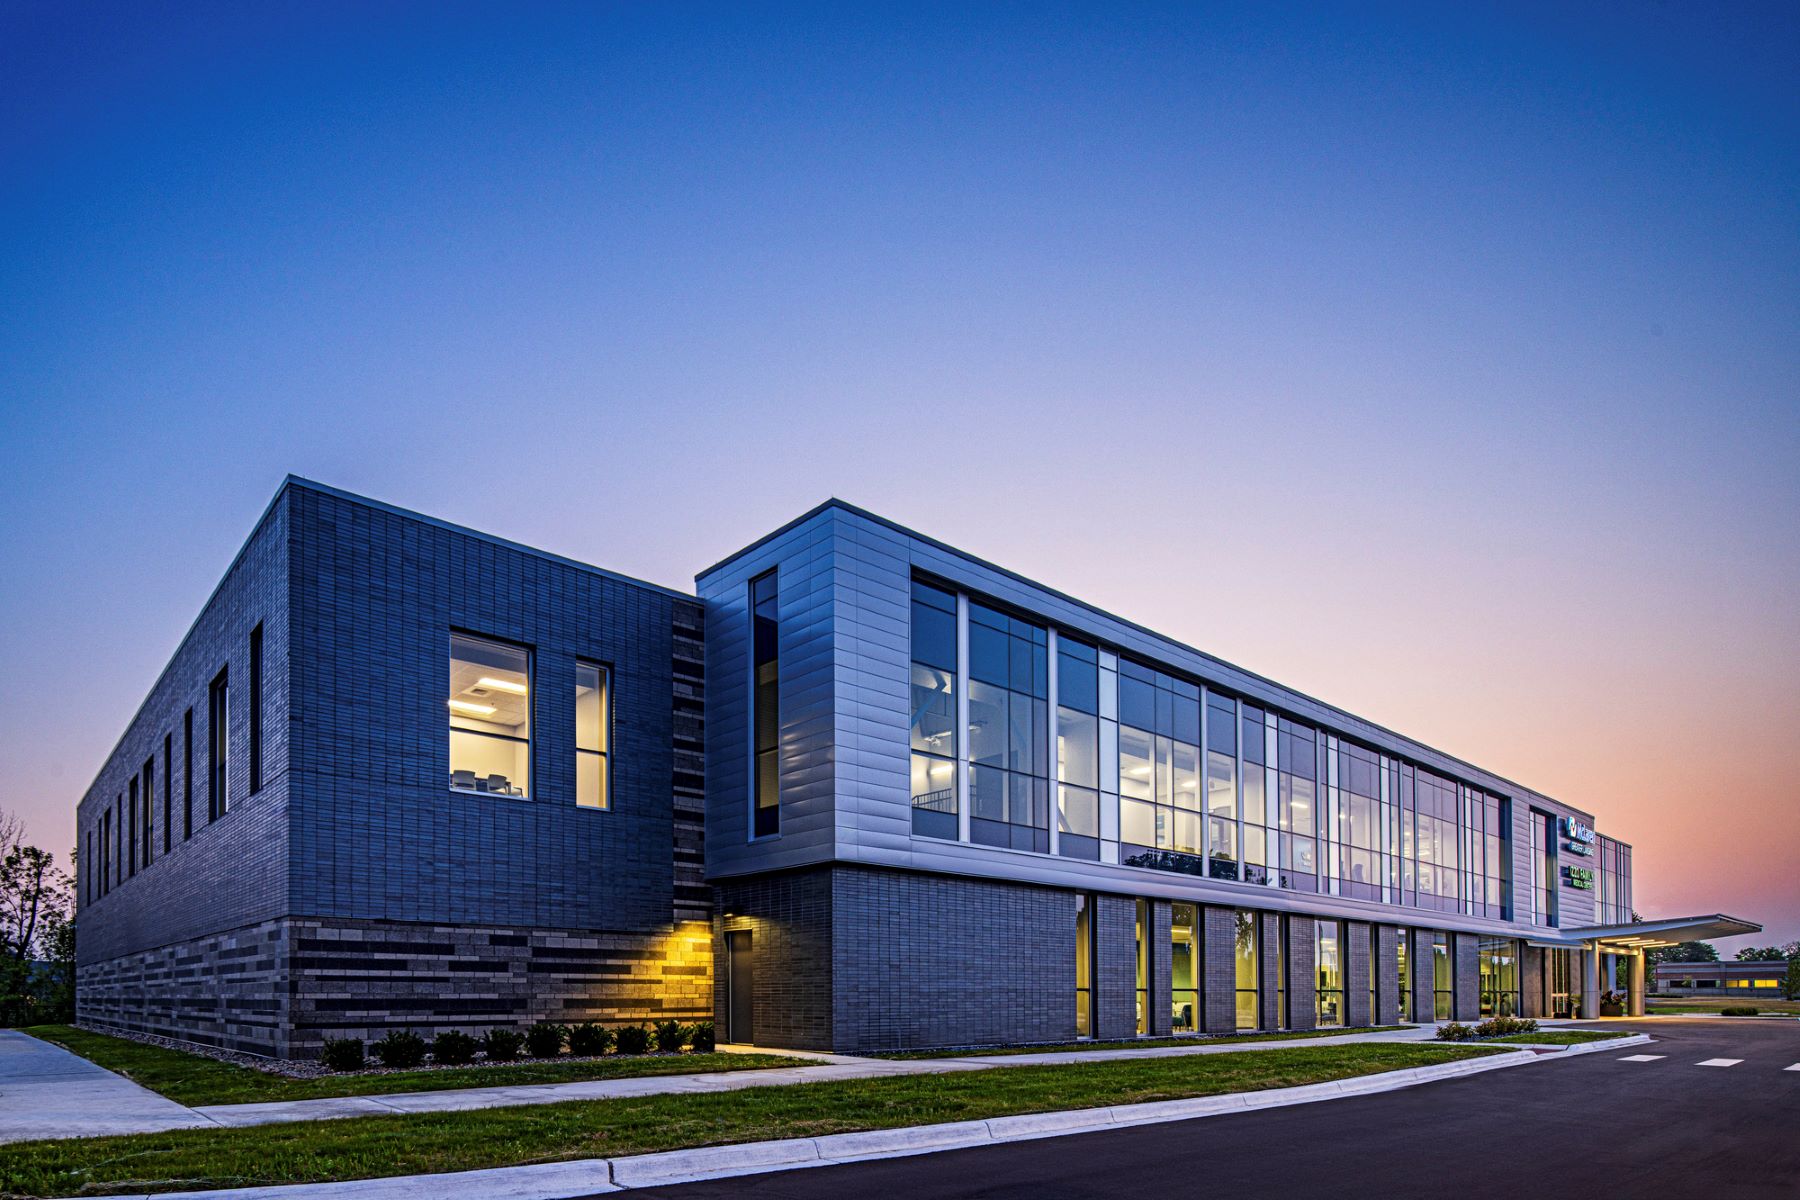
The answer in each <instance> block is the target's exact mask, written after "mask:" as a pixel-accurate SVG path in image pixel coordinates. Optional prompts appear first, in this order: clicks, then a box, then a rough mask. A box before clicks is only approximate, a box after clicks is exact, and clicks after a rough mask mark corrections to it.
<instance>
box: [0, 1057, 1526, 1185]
mask: <svg viewBox="0 0 1800 1200" xmlns="http://www.w3.org/2000/svg"><path fill="white" fill-rule="evenodd" d="M1492 1053H1498V1051H1495V1050H1492V1049H1486V1048H1451V1047H1447V1046H1420V1045H1397V1044H1393V1043H1387V1044H1381V1043H1368V1044H1364V1045H1355V1046H1295V1047H1292V1048H1284V1049H1280V1050H1251V1051H1243V1052H1240V1053H1236V1054H1200V1055H1184V1056H1179V1057H1171V1058H1147V1059H1145V1058H1140V1059H1131V1060H1126V1061H1121V1062H1109V1063H1084V1064H1079V1065H1071V1066H1058V1067H1010V1068H1007V1069H1006V1070H999V1071H967V1072H959V1073H951V1074H942V1075H912V1076H899V1077H893V1078H887V1079H865V1080H854V1081H845V1082H838V1083H807V1084H795V1085H790V1086H787V1087H764V1088H751V1089H748V1090H745V1091H738V1092H718V1093H710V1094H701V1095H694V1094H688V1095H679V1094H676V1095H662V1096H642V1097H635V1098H631V1099H616V1100H583V1101H571V1102H569V1103H565V1104H539V1105H531V1106H528V1107H520V1108H494V1109H484V1110H480V1111H476V1112H458V1113H429V1114H419V1115H409V1116H392V1117H386V1116H383V1117H358V1118H355V1119H352V1120H337V1121H308V1122H304V1123H298V1124H292V1125H264V1126H258V1127H254V1128H248V1129H207V1130H193V1131H182V1132H177V1133H155V1134H139V1135H134V1136H130V1137H111V1138H82V1139H74V1140H69V1141H56V1142H48V1141H44V1142H20V1143H15V1144H12V1145H5V1146H0V1193H4V1194H7V1195H15V1196H75V1195H107V1194H116V1193H127V1192H140V1193H141V1192H145V1191H150V1192H156V1191H172V1190H177V1189H180V1190H198V1189H203V1188H223V1187H248V1186H254V1185H262V1184H280V1183H308V1182H320V1181H325V1180H337V1179H364V1178H374V1177H377V1176H384V1175H410V1174H420V1173H426V1172H438V1171H464V1170H472V1169H475V1168H480V1167H498V1166H508V1165H513V1164H519V1163H536V1162H551V1161H556V1160H559V1159H570V1158H602V1157H611V1156H618V1155H626V1154H643V1153H648V1152H651V1151H656V1150H674V1149H679V1148H682V1147H690V1146H707V1145H719V1144H723V1143H730V1142H751V1141H761V1140H764V1139H769V1138H791V1137H812V1136H818V1135H822V1134H830V1133H849V1132H853V1131H857V1130H865V1129H892V1128H896V1127H898V1126H903V1125H927V1124H933V1123H936V1122H939V1121H964V1120H978V1119H982V1118H986V1117H998V1116H1005V1115H1008V1114H1012V1113H1030V1112H1054V1111H1059V1110H1064V1109H1078V1108H1096V1107H1100V1106H1104V1105H1113V1104H1136V1103H1141V1102H1145V1101H1152V1100H1173V1099H1179V1098H1182V1097H1187V1096H1208V1095H1216V1094H1218V1093H1222V1092H1236V1091H1254V1090H1260V1089H1263V1088H1277V1087H1291V1086H1294V1085H1297V1084H1305V1083H1321V1082H1325V1081H1328V1080H1333V1079H1346V1078H1349V1077H1351V1076H1356V1075H1368V1074H1373V1073H1375V1072H1379V1071H1393V1070H1400V1069H1402V1068H1406V1067H1422V1066H1429V1065H1432V1064H1434V1063H1442V1062H1450V1061H1454V1060H1456V1059H1459V1058H1464V1057H1467V1056H1470V1055H1481V1054H1492Z"/></svg>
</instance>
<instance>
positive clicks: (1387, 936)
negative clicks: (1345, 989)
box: [1370, 925, 1406, 1025]
mask: <svg viewBox="0 0 1800 1200" xmlns="http://www.w3.org/2000/svg"><path fill="white" fill-rule="evenodd" d="M1370 932H1371V938H1372V944H1373V946H1374V958H1373V960H1372V962H1373V965H1372V970H1373V971H1374V973H1375V1012H1374V1013H1373V1014H1372V1015H1373V1017H1374V1020H1375V1024H1377V1025H1392V1024H1394V1023H1395V1022H1397V1021H1399V1020H1400V958H1399V948H1400V939H1401V938H1402V937H1404V936H1406V931H1405V930H1403V929H1397V928H1395V927H1394V926H1392V925H1375V926H1371V929H1370Z"/></svg>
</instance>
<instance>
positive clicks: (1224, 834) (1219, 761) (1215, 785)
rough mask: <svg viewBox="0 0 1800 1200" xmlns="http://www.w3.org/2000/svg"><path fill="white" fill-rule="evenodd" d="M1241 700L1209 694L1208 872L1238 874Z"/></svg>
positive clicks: (1218, 876)
mask: <svg viewBox="0 0 1800 1200" xmlns="http://www.w3.org/2000/svg"><path fill="white" fill-rule="evenodd" d="M1237 741H1238V739H1237V702H1236V701H1234V700H1231V699H1229V698H1227V697H1224V696H1219V695H1216V694H1212V693H1208V695H1207V697H1206V825H1207V842H1208V850H1207V873H1208V874H1209V875H1211V876H1212V877H1213V878H1214V879H1236V878H1237V877H1238V844H1237V835H1238V788H1237V777H1238V760H1237Z"/></svg>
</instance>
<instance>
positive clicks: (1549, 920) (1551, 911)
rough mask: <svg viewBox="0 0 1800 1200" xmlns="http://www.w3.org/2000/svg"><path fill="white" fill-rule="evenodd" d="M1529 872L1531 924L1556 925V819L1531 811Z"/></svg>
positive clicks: (1547, 814) (1535, 810)
mask: <svg viewBox="0 0 1800 1200" xmlns="http://www.w3.org/2000/svg"><path fill="white" fill-rule="evenodd" d="M1531 871H1532V885H1533V886H1532V889H1531V895H1532V908H1531V922H1532V924H1534V925H1555V924H1556V818H1555V817H1553V816H1551V815H1550V814H1549V813H1546V812H1539V811H1538V810H1537V809H1535V808H1534V809H1532V810H1531Z"/></svg>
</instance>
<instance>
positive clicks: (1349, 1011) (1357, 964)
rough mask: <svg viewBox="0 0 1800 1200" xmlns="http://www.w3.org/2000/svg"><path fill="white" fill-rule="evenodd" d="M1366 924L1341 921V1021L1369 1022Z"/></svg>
mask: <svg viewBox="0 0 1800 1200" xmlns="http://www.w3.org/2000/svg"><path fill="white" fill-rule="evenodd" d="M1371 966H1372V964H1371V963H1370V961H1369V927H1368V926H1367V925H1365V924H1363V923H1362V922H1361V921H1345V922H1344V1024H1346V1025H1372V1024H1374V1022H1373V1021H1372V1020H1371V1019H1370V1007H1371V1006H1370V1004H1369V971H1370V969H1371Z"/></svg>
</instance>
